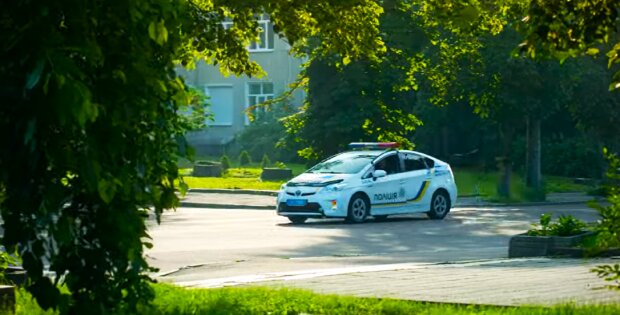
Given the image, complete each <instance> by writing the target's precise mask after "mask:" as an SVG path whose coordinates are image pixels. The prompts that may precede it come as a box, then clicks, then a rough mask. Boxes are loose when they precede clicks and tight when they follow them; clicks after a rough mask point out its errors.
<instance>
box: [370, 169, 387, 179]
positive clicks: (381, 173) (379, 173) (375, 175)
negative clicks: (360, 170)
mask: <svg viewBox="0 0 620 315" xmlns="http://www.w3.org/2000/svg"><path fill="white" fill-rule="evenodd" d="M386 175H387V172H386V171H384V170H376V171H374V172H372V178H373V179H377V178H379V177H385V176H386Z"/></svg>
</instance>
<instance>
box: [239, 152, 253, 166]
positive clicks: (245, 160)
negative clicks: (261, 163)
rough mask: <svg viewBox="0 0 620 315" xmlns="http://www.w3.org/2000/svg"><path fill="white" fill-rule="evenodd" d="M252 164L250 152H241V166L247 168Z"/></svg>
mask: <svg viewBox="0 0 620 315" xmlns="http://www.w3.org/2000/svg"><path fill="white" fill-rule="evenodd" d="M250 163H252V158H251V157H250V154H249V153H248V151H246V150H243V151H241V153H240V154H239V165H241V166H246V165H250Z"/></svg>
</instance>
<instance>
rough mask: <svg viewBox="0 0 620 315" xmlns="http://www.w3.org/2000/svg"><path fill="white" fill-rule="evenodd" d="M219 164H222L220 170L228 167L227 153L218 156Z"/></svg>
mask: <svg viewBox="0 0 620 315" xmlns="http://www.w3.org/2000/svg"><path fill="white" fill-rule="evenodd" d="M220 164H222V170H224V171H225V170H227V169H229V168H230V159H229V158H228V155H226V154H223V155H222V156H221V157H220Z"/></svg>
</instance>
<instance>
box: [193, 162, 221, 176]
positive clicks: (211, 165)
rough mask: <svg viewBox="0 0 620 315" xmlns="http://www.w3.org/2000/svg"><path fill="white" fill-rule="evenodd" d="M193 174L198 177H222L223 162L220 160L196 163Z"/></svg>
mask: <svg viewBox="0 0 620 315" xmlns="http://www.w3.org/2000/svg"><path fill="white" fill-rule="evenodd" d="M192 175H194V176H196V177H220V176H222V164H221V163H218V162H208V161H203V162H198V163H196V164H194V171H193V172H192Z"/></svg>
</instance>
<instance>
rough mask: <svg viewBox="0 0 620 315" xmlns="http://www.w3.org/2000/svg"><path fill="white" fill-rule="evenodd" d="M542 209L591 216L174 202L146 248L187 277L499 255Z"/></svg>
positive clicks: (590, 217)
mask: <svg viewBox="0 0 620 315" xmlns="http://www.w3.org/2000/svg"><path fill="white" fill-rule="evenodd" d="M542 213H553V214H554V218H555V217H557V216H558V215H560V214H571V215H573V216H575V217H577V218H579V219H582V220H585V221H595V220H596V219H597V217H598V216H597V214H596V212H595V211H594V210H592V209H590V208H588V207H587V206H586V205H564V206H558V205H555V206H537V207H514V208H510V207H501V208H456V209H453V210H452V212H451V213H450V214H449V215H448V216H447V217H446V219H444V220H441V221H433V220H429V219H427V218H426V216H425V215H416V216H395V217H390V218H388V220H387V221H385V222H373V221H372V219H369V220H368V221H367V223H364V224H345V223H344V222H342V221H341V220H309V221H308V222H307V223H306V224H304V225H292V224H290V223H289V221H288V219H286V218H283V217H279V216H277V215H276V214H275V211H268V210H233V209H229V210H215V209H200V208H179V209H177V211H176V212H167V213H165V214H164V215H163V218H162V224H161V225H157V224H155V222H152V221H151V222H149V234H150V235H151V237H152V238H153V242H154V245H155V246H154V248H153V249H151V250H149V251H147V257H148V260H149V262H150V263H151V265H153V266H155V267H158V268H159V269H160V272H159V273H158V274H157V276H158V277H159V278H160V279H162V280H165V281H175V282H179V281H193V280H202V279H213V278H222V277H236V276H243V275H253V274H261V273H269V272H292V271H302V270H309V269H322V268H341V267H355V266H359V267H364V266H372V265H380V264H392V263H412V262H420V263H423V262H429V263H437V262H456V261H467V260H480V259H494V258H505V257H507V252H508V240H509V238H510V236H512V235H514V234H518V233H522V232H524V231H525V230H527V229H528V228H529V227H530V224H531V223H533V222H537V220H538V217H539V216H540V214H542Z"/></svg>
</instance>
